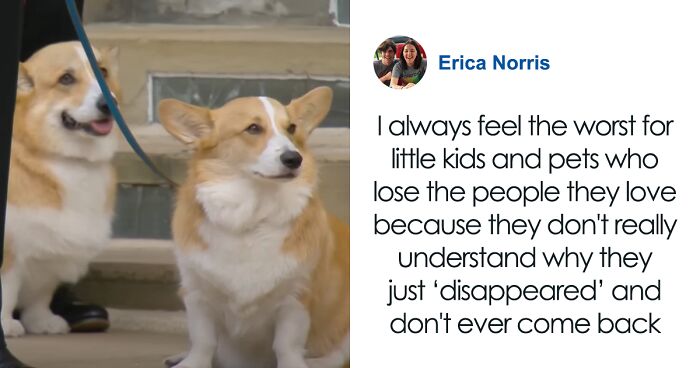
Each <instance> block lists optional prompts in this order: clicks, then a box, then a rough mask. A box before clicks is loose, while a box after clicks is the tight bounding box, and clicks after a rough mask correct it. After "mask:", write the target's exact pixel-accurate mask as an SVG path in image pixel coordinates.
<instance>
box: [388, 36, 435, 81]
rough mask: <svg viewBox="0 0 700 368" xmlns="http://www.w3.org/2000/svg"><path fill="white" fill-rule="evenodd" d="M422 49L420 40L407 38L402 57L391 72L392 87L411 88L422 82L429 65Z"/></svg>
mask: <svg viewBox="0 0 700 368" xmlns="http://www.w3.org/2000/svg"><path fill="white" fill-rule="evenodd" d="M420 50H421V47H420V46H419V45H418V42H416V41H415V40H413V39H412V38H409V39H408V40H406V42H405V43H404V45H403V49H402V50H401V57H400V59H399V61H398V62H397V63H396V65H395V66H394V70H393V71H392V73H391V83H390V84H389V86H390V87H391V88H396V89H406V88H411V87H413V86H415V85H416V84H417V83H418V82H420V80H421V78H423V75H424V74H425V69H426V65H427V62H426V60H424V59H423V56H422V55H421V52H420Z"/></svg>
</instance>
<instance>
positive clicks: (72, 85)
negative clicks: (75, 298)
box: [2, 42, 119, 336]
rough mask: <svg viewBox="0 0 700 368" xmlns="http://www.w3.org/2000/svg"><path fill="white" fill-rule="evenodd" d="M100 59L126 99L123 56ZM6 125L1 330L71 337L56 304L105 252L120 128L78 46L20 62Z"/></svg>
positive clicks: (104, 53) (108, 52) (100, 55)
mask: <svg viewBox="0 0 700 368" xmlns="http://www.w3.org/2000/svg"><path fill="white" fill-rule="evenodd" d="M94 51H95V54H96V57H97V59H98V61H99V63H100V66H101V68H102V72H103V73H104V74H106V79H107V81H108V84H109V86H110V88H111V89H112V91H114V92H113V93H115V97H116V96H118V95H119V86H118V84H117V65H116V58H117V52H118V51H117V49H116V48H110V49H104V50H94ZM2 123H4V124H9V123H13V124H14V125H13V128H14V132H13V135H12V150H11V158H10V174H9V183H8V185H9V187H8V196H7V202H8V203H7V212H6V216H7V219H6V233H5V239H4V240H5V251H4V254H3V255H4V263H3V266H2V328H3V330H4V331H5V335H6V336H20V335H23V334H24V333H25V332H28V333H32V334H59V333H67V332H69V326H68V324H67V322H66V321H65V320H64V319H63V318H61V317H59V316H57V315H54V314H53V313H52V312H51V310H50V308H49V304H50V302H51V298H52V296H53V293H54V291H55V289H56V287H57V286H58V285H59V284H60V283H63V282H68V283H74V282H77V281H78V279H79V278H80V277H81V276H82V275H84V274H85V273H86V271H87V268H88V263H89V262H90V260H91V259H92V258H93V257H94V256H96V255H97V253H98V252H99V251H100V250H101V249H103V248H104V246H106V245H107V243H108V240H109V238H110V235H111V222H112V212H113V207H114V200H115V191H116V176H115V172H114V170H113V168H112V165H111V159H112V156H113V155H114V153H115V151H116V149H117V144H118V141H117V137H116V133H115V132H114V131H113V129H112V128H113V125H114V122H113V119H112V115H111V114H110V111H109V108H108V107H107V104H106V102H105V100H104V97H103V96H102V92H101V91H100V88H99V86H98V84H97V81H96V79H95V77H94V75H93V74H92V71H91V69H90V67H89V63H88V60H87V56H86V55H85V53H84V51H83V49H82V47H81V45H80V43H78V42H64V43H58V44H53V45H49V46H47V47H45V48H43V49H41V50H39V51H37V52H36V53H35V54H34V55H33V56H32V57H31V58H29V59H28V60H27V61H26V62H24V63H20V65H19V76H18V82H17V99H16V105H15V115H14V122H2ZM15 308H19V309H21V318H20V321H17V320H15V319H13V317H12V313H13V310H14V309H15Z"/></svg>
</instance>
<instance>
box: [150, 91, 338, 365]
mask: <svg viewBox="0 0 700 368" xmlns="http://www.w3.org/2000/svg"><path fill="white" fill-rule="evenodd" d="M330 99H331V93H330V90H325V89H318V90H316V91H314V92H313V93H309V94H307V95H306V96H304V97H302V98H300V99H297V100H294V101H292V102H291V103H290V104H289V105H288V106H286V107H285V106H282V105H281V104H279V103H277V102H274V103H272V105H271V106H272V108H273V109H274V116H275V120H276V121H269V119H268V117H267V114H266V110H265V109H264V108H263V106H262V105H261V102H260V100H259V99H258V98H239V99H235V100H233V101H231V102H229V103H227V104H226V105H224V106H223V107H221V108H219V109H215V110H207V109H205V108H201V107H197V106H192V105H187V104H184V103H182V102H179V101H175V100H164V101H163V102H161V104H160V107H159V109H160V116H161V123H162V124H163V126H164V127H165V128H166V129H167V130H168V131H169V132H170V133H171V134H173V136H175V137H176V138H178V139H180V140H181V141H182V142H183V143H185V144H188V145H190V146H191V147H193V148H194V149H195V153H194V154H193V158H192V160H191V161H190V164H189V171H188V178H187V180H186V181H185V183H184V184H183V185H182V186H181V188H180V189H179V193H178V199H177V204H176V209H175V214H174V218H173V231H174V239H175V241H176V244H177V246H178V247H179V249H180V250H181V251H182V253H181V254H184V256H185V257H186V256H187V254H188V253H189V252H206V251H207V249H208V245H207V244H206V243H205V242H204V241H203V240H202V237H201V236H200V234H199V231H200V227H201V224H202V223H203V221H205V220H206V216H207V215H206V213H205V210H204V209H203V207H202V206H201V205H200V203H199V202H198V199H197V186H198V185H200V184H202V183H223V182H226V180H229V179H231V178H236V177H237V176H240V175H242V174H241V172H242V170H243V169H242V168H243V167H245V165H248V164H250V163H251V162H254V160H255V159H256V158H257V157H258V156H259V155H260V154H261V152H263V150H264V149H265V147H266V143H267V140H268V139H269V138H270V134H271V131H272V129H271V127H270V124H276V126H277V129H278V130H280V131H284V130H286V129H288V127H289V126H290V124H296V125H298V128H297V129H296V132H294V134H289V133H288V132H285V134H288V137H289V139H290V140H291V141H292V142H293V144H294V145H295V147H296V149H297V150H298V151H299V152H300V154H301V155H302V157H303V164H302V166H301V168H300V170H301V171H300V173H299V174H298V176H297V177H296V178H295V179H294V180H293V181H292V182H290V183H286V184H283V185H288V186H300V187H304V188H309V189H310V191H311V193H312V194H311V198H310V199H309V200H308V202H307V203H306V205H305V207H304V208H303V209H302V211H301V213H300V214H299V215H298V216H297V217H296V218H294V219H293V221H292V223H291V229H290V230H289V232H288V235H287V237H286V238H285V240H284V242H283V244H282V247H281V251H282V252H284V253H287V254H290V255H292V257H293V258H295V259H297V260H298V261H299V263H300V264H302V265H308V266H309V267H310V269H311V272H310V275H309V276H310V277H309V279H308V281H306V282H308V285H306V286H305V287H304V290H306V291H305V292H304V294H303V295H300V296H299V297H298V298H299V301H301V303H302V304H303V305H304V306H305V307H306V309H307V311H308V313H309V317H310V330H309V335H308V339H307V344H306V347H307V352H308V356H311V357H321V356H324V355H326V354H328V353H330V352H331V351H333V350H334V349H338V347H339V346H340V345H341V344H342V342H343V340H344V339H345V338H346V337H347V336H348V334H349V330H350V299H349V296H350V279H349V276H350V247H349V245H350V230H349V226H347V225H346V224H343V223H341V222H340V221H339V220H338V219H336V218H335V217H333V216H330V215H329V214H327V212H326V210H325V209H324V207H323V203H322V201H321V200H320V199H319V198H318V195H317V191H316V185H317V183H316V182H317V166H316V163H315V161H314V159H313V156H312V155H311V154H310V152H309V151H308V149H307V147H306V140H307V138H308V136H309V134H310V133H311V131H312V130H313V129H314V128H315V127H316V125H317V124H318V123H319V122H320V121H321V120H322V119H323V117H325V115H326V114H327V113H328V109H329V108H330ZM251 124H259V125H261V126H263V128H264V131H263V132H262V133H260V134H257V135H251V134H246V133H245V130H246V128H247V127H249V126H250V125H251ZM183 292H184V293H187V292H188V291H187V290H183ZM267 297H268V295H262V296H260V297H259V298H258V299H257V300H255V301H253V302H252V304H257V303H260V304H262V303H264V302H265V301H266V298H267ZM346 367H349V363H348V364H347V365H346Z"/></svg>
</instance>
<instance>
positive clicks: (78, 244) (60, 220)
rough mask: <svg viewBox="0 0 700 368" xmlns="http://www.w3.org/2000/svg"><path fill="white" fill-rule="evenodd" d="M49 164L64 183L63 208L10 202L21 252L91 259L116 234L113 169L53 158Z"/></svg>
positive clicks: (11, 221)
mask: <svg viewBox="0 0 700 368" xmlns="http://www.w3.org/2000/svg"><path fill="white" fill-rule="evenodd" d="M49 168H50V170H51V172H52V173H53V174H54V175H55V177H56V179H58V181H59V183H60V186H61V188H62V199H63V200H62V205H61V207H60V208H58V209H53V208H24V207H21V206H12V205H10V206H8V211H7V217H8V219H7V221H8V226H7V227H8V232H9V234H10V236H11V237H12V241H13V243H16V246H15V248H16V253H17V256H18V257H20V258H23V257H32V258H46V257H55V256H59V257H65V258H73V259H76V260H88V259H90V258H92V257H93V256H95V255H96V254H97V252H98V251H99V250H100V249H102V248H103V246H105V245H106V244H107V240H108V239H109V236H110V233H111V219H112V212H111V209H108V208H107V203H106V201H107V196H108V191H109V190H111V188H110V185H111V180H112V177H111V175H112V173H111V168H110V166H109V164H108V163H87V162H82V161H78V160H52V161H51V162H50V163H49Z"/></svg>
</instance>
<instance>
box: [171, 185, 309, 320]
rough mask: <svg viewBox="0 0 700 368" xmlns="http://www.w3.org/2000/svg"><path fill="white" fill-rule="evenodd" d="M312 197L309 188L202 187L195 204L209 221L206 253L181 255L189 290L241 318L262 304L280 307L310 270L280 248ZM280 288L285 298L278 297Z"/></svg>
mask: <svg viewBox="0 0 700 368" xmlns="http://www.w3.org/2000/svg"><path fill="white" fill-rule="evenodd" d="M310 195H311V191H310V189H309V188H306V187H301V186H295V185H292V184H291V183H290V184H289V185H270V186H269V187H266V186H260V184H256V183H252V182H250V181H248V180H237V181H231V182H225V183H216V184H203V185H200V186H199V187H198V188H197V200H198V201H199V202H200V204H201V205H202V207H203V208H204V211H205V214H206V218H205V220H204V221H203V222H202V224H201V225H200V228H199V235H200V236H201V238H202V240H203V241H204V242H205V243H206V244H207V249H206V250H205V251H199V252H187V253H186V254H183V253H180V254H178V258H179V262H180V266H181V267H180V268H181V270H182V272H183V283H184V284H185V287H186V288H193V289H196V290H200V291H204V290H208V291H209V294H210V297H211V298H224V299H225V304H226V305H227V308H228V311H227V312H228V313H234V314H237V315H239V317H244V316H245V315H246V314H247V313H248V307H249V306H250V305H251V303H253V302H256V303H258V304H257V307H256V308H255V309H258V311H259V310H260V309H265V308H260V305H259V302H260V300H261V299H265V302H266V303H276V302H278V300H277V299H278V298H276V297H275V295H278V294H280V295H279V296H280V298H281V297H282V294H284V295H288V293H289V292H290V289H289V288H290V287H293V286H294V285H295V284H296V280H299V279H303V278H305V277H306V276H307V275H306V274H307V270H305V269H304V266H303V265H302V264H301V263H300V261H299V260H297V259H296V258H295V257H294V256H292V255H290V254H286V253H285V252H284V251H283V249H282V246H283V244H284V241H285V239H286V238H287V237H288V236H289V232H290V231H291V227H292V222H293V220H294V219H295V218H296V217H297V216H298V215H299V214H300V213H301V211H302V210H303V209H304V207H305V206H306V204H307V203H308V200H309V197H310ZM190 282H192V283H196V285H188V283H190ZM281 289H284V293H278V291H280V290H281ZM251 313H252V312H251Z"/></svg>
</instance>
